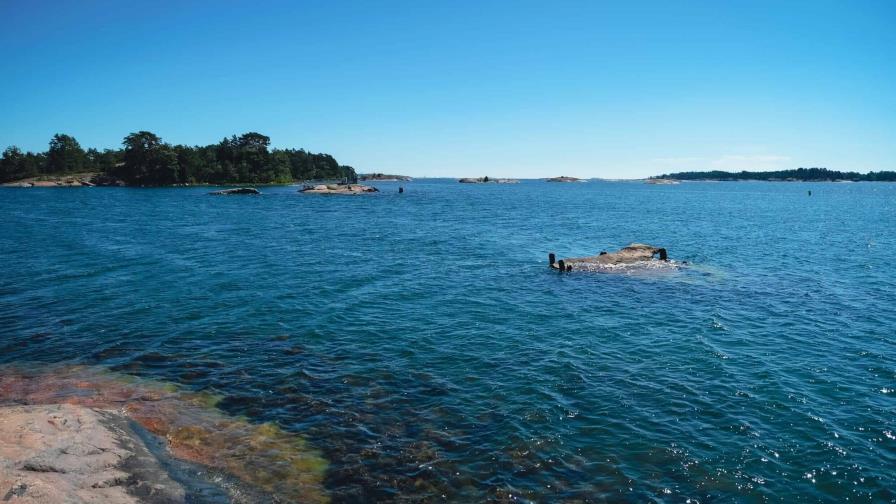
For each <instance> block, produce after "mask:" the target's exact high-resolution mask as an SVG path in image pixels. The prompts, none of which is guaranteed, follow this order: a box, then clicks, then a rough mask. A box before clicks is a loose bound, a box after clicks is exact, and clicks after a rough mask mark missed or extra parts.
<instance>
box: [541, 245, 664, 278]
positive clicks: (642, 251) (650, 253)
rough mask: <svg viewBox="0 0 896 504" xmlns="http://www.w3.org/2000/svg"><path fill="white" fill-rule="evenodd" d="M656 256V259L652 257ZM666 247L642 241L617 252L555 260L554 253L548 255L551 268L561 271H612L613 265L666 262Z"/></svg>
mask: <svg viewBox="0 0 896 504" xmlns="http://www.w3.org/2000/svg"><path fill="white" fill-rule="evenodd" d="M654 256H657V259H654ZM667 261H668V257H667V255H666V249H664V248H662V247H654V246H653V245H646V244H644V243H632V244H631V245H629V246H627V247H624V248H622V249H621V250H619V251H618V252H600V253H599V254H597V255H594V256H589V257H571V258H566V259H560V260H559V261H556V260H555V256H554V254H553V253H552V254H549V255H548V262H549V264H550V266H551V268H554V269H559V270H561V271H575V270H586V271H588V270H605V271H612V270H613V268H614V267H618V266H626V265H639V264H640V265H647V264H650V263H656V262H667Z"/></svg>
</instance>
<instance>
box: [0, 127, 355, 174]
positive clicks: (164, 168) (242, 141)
mask: <svg viewBox="0 0 896 504" xmlns="http://www.w3.org/2000/svg"><path fill="white" fill-rule="evenodd" d="M270 143H271V139H270V138H269V137H267V136H265V135H262V134H260V133H254V132H250V133H245V134H242V135H240V136H236V135H233V136H231V137H230V138H224V139H223V140H221V141H220V142H218V143H217V144H212V145H205V146H198V145H197V146H189V145H171V144H168V143H166V142H163V141H162V139H161V138H160V137H159V136H157V135H155V134H154V133H151V132H149V131H138V132H136V133H131V134H130V135H128V136H126V137H124V140H123V141H122V148H121V149H105V150H103V151H99V150H98V149H93V148H90V149H87V150H84V149H83V148H81V145H80V144H79V143H78V141H77V140H75V138H74V137H72V136H69V135H64V134H57V135H54V136H53V138H52V140H50V146H49V149H48V150H47V151H46V152H38V153H34V152H22V151H21V149H19V148H18V147H16V146H10V147H8V148H7V149H6V150H5V151H3V156H2V158H0V183H3V182H10V181H16V180H22V179H28V178H33V177H53V176H62V175H66V174H72V173H95V174H98V175H100V177H98V180H101V181H105V182H107V184H105V185H130V186H167V185H176V184H283V183H291V182H295V181H301V180H326V179H331V180H338V179H349V180H354V179H355V177H356V174H355V170H354V169H353V168H352V167H351V166H345V165H340V164H339V163H338V162H336V160H335V159H334V158H333V156H331V155H329V154H313V153H311V152H308V151H305V150H304V149H270ZM102 184H103V182H101V185H102Z"/></svg>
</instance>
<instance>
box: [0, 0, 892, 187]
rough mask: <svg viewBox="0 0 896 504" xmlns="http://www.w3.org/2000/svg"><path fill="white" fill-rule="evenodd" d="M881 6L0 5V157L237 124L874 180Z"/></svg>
mask: <svg viewBox="0 0 896 504" xmlns="http://www.w3.org/2000/svg"><path fill="white" fill-rule="evenodd" d="M894 27H896V2H894V1H889V0H882V1H855V2H845V1H833V2H831V1H788V2H779V1H768V2H761V1H736V2H719V1H703V2H701V1H694V2H669V1H651V2H647V1H645V2H622V1H619V2H598V1H581V2H565V1H561V2H555V1H547V2H546V1H540V2H534V1H507V2H492V1H471V2H462V1H458V2H429V1H425V2H420V1H416V0H409V1H391V0H386V1H382V2H336V1H324V0H321V1H313V2H257V1H256V2H211V1H209V2H188V1H170V2H169V1H163V2H148V3H147V2H119V1H110V2H104V1H67V2H49V1H18V0H0V48H2V54H3V57H2V58H0V114H2V116H0V117H2V119H0V149H2V148H5V147H6V146H8V145H17V146H19V147H21V148H23V149H26V150H35V151H37V150H40V151H43V150H46V148H47V143H48V141H49V139H50V137H51V136H52V135H53V134H54V133H68V134H71V135H73V136H75V137H76V138H77V139H78V141H79V142H80V143H81V145H82V146H84V147H85V148H86V147H99V148H106V147H118V146H120V144H121V139H122V138H123V137H124V136H125V135H126V134H128V133H130V132H132V131H138V130H150V131H153V132H154V133H156V134H158V135H160V136H161V137H162V138H163V139H164V140H165V141H168V142H170V143H183V144H190V145H195V144H207V143H213V142H217V141H219V140H220V139H221V138H223V137H225V136H229V135H231V134H239V133H243V132H247V131H258V132H260V133H264V134H266V135H268V136H270V137H271V140H272V144H273V145H274V146H279V147H303V148H306V149H308V150H311V151H314V152H327V153H330V154H333V155H334V156H335V157H336V159H337V160H339V161H340V162H341V163H343V164H350V165H352V166H354V167H355V168H356V169H357V170H358V171H359V172H388V173H401V174H408V175H414V176H481V175H489V176H493V177H501V176H507V177H520V178H527V177H533V178H534V177H544V176H555V175H561V174H562V175H570V176H580V177H606V178H637V177H643V176H647V175H654V174H658V173H666V172H670V171H682V170H710V169H723V170H744V169H746V170H766V169H788V168H797V167H800V166H806V167H808V166H824V167H828V168H831V169H836V170H844V171H846V170H854V171H861V172H865V171H869V170H874V171H879V170H896V28H894Z"/></svg>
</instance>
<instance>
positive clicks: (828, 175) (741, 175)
mask: <svg viewBox="0 0 896 504" xmlns="http://www.w3.org/2000/svg"><path fill="white" fill-rule="evenodd" d="M654 178H660V179H676V180H800V181H804V182H825V181H832V180H852V181H855V182H896V172H892V171H879V172H869V173H864V174H863V173H856V172H841V171H836V170H828V169H827V168H797V169H796V170H779V171H767V172H748V171H742V172H735V173H732V172H725V171H718V170H716V171H707V172H681V173H669V174H666V175H660V176H658V177H654Z"/></svg>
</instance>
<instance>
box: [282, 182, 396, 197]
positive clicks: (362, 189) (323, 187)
mask: <svg viewBox="0 0 896 504" xmlns="http://www.w3.org/2000/svg"><path fill="white" fill-rule="evenodd" d="M299 192H300V193H305V194H345V195H356V194H370V193H375V192H379V189H377V188H376V187H371V186H366V185H361V184H318V185H315V186H305V187H303V188H301V189H299Z"/></svg>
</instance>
